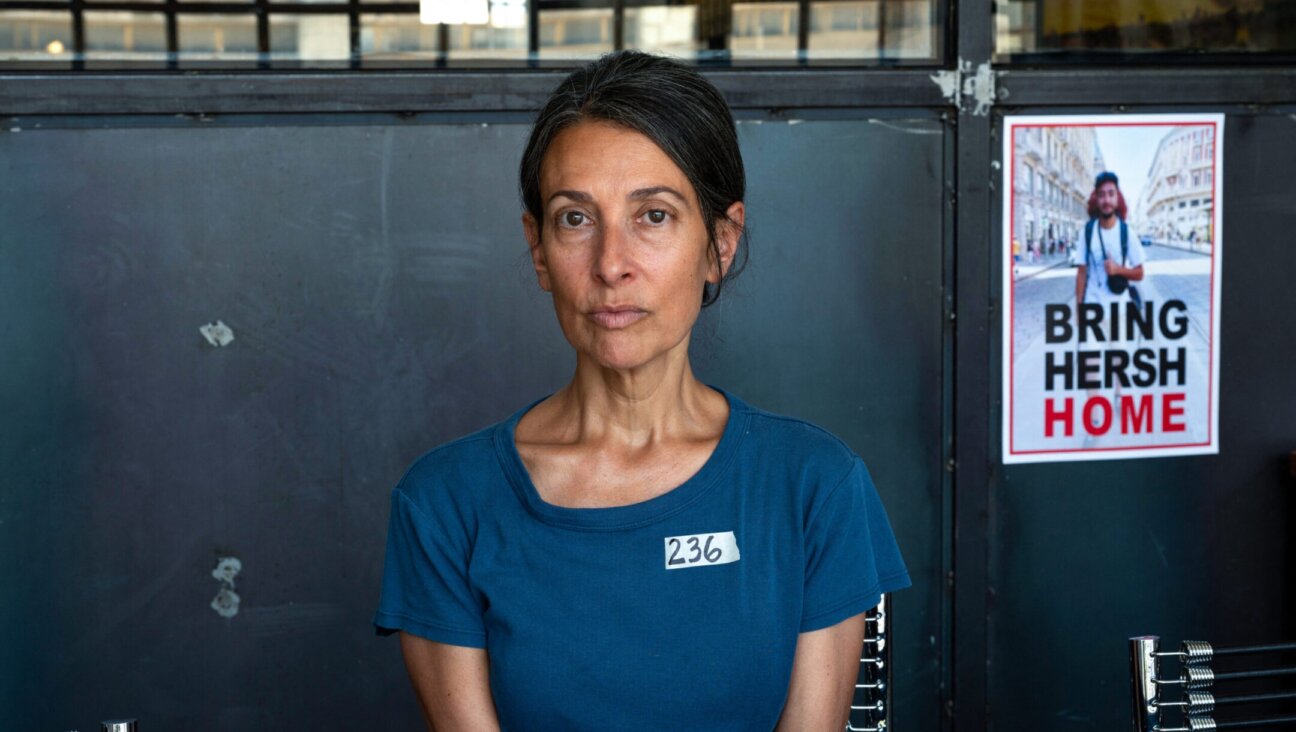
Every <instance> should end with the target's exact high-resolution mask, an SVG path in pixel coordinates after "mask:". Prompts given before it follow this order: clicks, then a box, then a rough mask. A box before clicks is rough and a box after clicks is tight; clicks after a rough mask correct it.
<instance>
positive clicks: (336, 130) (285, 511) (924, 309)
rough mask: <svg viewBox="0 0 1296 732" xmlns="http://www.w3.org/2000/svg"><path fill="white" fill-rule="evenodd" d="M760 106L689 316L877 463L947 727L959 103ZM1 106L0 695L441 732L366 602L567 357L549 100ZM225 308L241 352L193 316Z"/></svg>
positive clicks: (926, 704) (199, 716) (902, 700)
mask: <svg viewBox="0 0 1296 732" xmlns="http://www.w3.org/2000/svg"><path fill="white" fill-rule="evenodd" d="M741 116H743V117H744V119H743V122H742V123H741V127H740V130H741V136H742V143H743V146H744V154H745V156H746V159H747V164H748V169H749V191H750V195H749V198H748V206H749V222H750V225H751V231H752V258H751V266H750V268H749V270H748V271H747V272H746V273H745V274H744V275H743V277H742V278H740V279H739V280H738V281H737V283H736V286H735V287H734V288H732V289H730V290H727V291H726V294H725V296H724V298H723V299H722V303H721V304H719V305H717V306H716V307H715V308H713V309H710V310H708V311H707V312H706V314H705V315H704V317H703V319H702V320H701V321H700V325H699V327H698V329H697V330H696V331H695V336H694V357H695V368H696V369H697V371H698V372H699V375H700V376H701V377H703V378H704V379H706V380H708V381H711V382H712V383H718V384H722V385H725V386H726V387H727V388H730V389H732V390H734V391H735V392H737V393H739V394H740V395H741V396H743V397H744V398H746V399H748V400H749V401H751V402H753V403H755V404H758V405H761V406H764V407H766V408H769V409H773V410H775V411H781V412H785V413H791V414H795V415H798V416H802V417H805V418H808V419H811V420H812V421H815V422H818V423H820V424H822V425H824V426H825V427H827V428H828V429H830V430H832V431H834V432H836V433H837V434H839V435H841V436H842V437H843V438H845V439H846V440H847V441H848V442H849V443H850V444H852V445H853V446H854V447H855V448H856V450H857V451H859V452H860V453H861V455H863V457H864V458H865V459H866V460H867V461H868V463H869V465H870V467H871V469H872V471H873V473H874V477H875V480H876V482H877V483H878V485H879V487H880V490H881V492H882V494H883V497H884V500H885V501H886V503H887V506H888V508H889V510H890V513H891V515H892V520H893V523H894V524H895V526H896V529H897V533H898V535H899V538H900V542H901V545H902V547H903V548H904V551H905V556H906V559H907V561H908V562H909V565H910V569H911V571H912V573H913V575H914V580H915V586H914V587H913V588H912V589H909V590H906V591H904V592H902V593H899V594H897V595H896V597H895V607H894V611H893V613H894V617H895V618H896V622H895V631H896V633H897V635H896V637H895V648H894V651H893V659H894V661H895V663H896V665H897V668H896V671H895V673H896V689H895V702H896V707H895V710H894V712H893V715H894V720H895V723H896V724H901V725H903V727H904V728H905V729H911V730H937V729H939V728H940V726H941V716H942V711H943V707H942V704H941V700H942V698H943V695H944V694H946V693H947V690H944V689H943V684H942V678H943V674H944V672H945V664H946V657H945V656H946V646H945V644H946V643H947V641H948V633H947V632H946V630H945V629H944V628H945V627H946V625H947V623H948V621H949V618H948V614H947V613H946V611H945V610H944V608H946V607H947V601H948V595H947V594H946V593H947V592H948V590H947V584H946V581H945V578H946V575H947V573H948V572H949V570H950V567H949V554H950V546H949V543H950V540H951V539H950V536H951V532H950V527H949V524H948V512H949V500H950V493H949V478H948V475H949V474H948V473H947V471H946V470H945V450H946V446H945V444H944V440H945V437H944V435H945V433H946V428H945V425H946V420H947V419H948V409H949V383H950V378H951V376H950V371H949V359H950V358H951V348H950V339H951V338H952V332H951V331H950V329H949V326H948V323H949V319H948V318H947V316H946V310H947V306H948V300H947V295H948V283H947V278H948V275H949V270H950V266H951V265H950V263H951V262H952V256H953V253H952V250H951V248H950V247H949V246H948V245H947V242H948V241H949V239H950V236H951V231H950V222H951V221H952V208H951V202H950V200H949V198H948V196H947V195H946V188H945V181H946V180H947V179H948V178H949V176H950V169H951V166H952V160H953V157H952V155H953V152H952V148H951V145H950V134H949V126H948V124H947V122H945V121H943V120H942V119H940V118H939V117H937V116H936V115H935V113H931V112H922V111H915V112H911V113H906V114H904V115H897V114H895V113H894V112H892V113H889V114H882V113H876V114H873V113H868V112H867V111H865V110H855V111H847V112H843V111H835V112H833V111H815V110H800V111H798V112H796V113H795V114H773V115H768V114H764V113H755V112H752V113H743V114H742V115H741ZM9 127H16V128H18V129H8V128H7V129H8V131H0V313H3V317H2V319H0V335H2V336H3V342H4V344H5V347H4V348H3V349H2V350H0V354H2V355H0V486H2V489H0V587H2V588H3V592H2V593H0V627H3V631H0V647H2V648H3V649H4V651H3V653H0V712H3V716H5V717H6V719H7V721H8V722H10V723H13V724H14V725H16V728H21V729H58V730H67V729H82V730H86V729H93V728H95V725H96V724H97V723H98V721H99V720H101V719H106V718H110V717H115V716H137V717H139V718H140V719H141V721H142V724H143V725H144V729H146V730H163V729H182V728H183V729H194V730H205V729H229V728H234V727H236V726H239V725H243V726H245V727H246V728H250V729H301V728H318V729H398V728H402V729H415V728H418V726H419V724H420V721H419V716H418V713H417V709H416V706H415V702H414V698H413V696H412V694H411V692H410V690H409V686H408V682H407V681H406V678H405V674H404V670H403V668H402V666H401V664H400V660H399V653H398V649H397V644H396V642H395V641H394V640H392V639H379V638H376V637H374V636H373V634H372V631H371V629H370V626H369V624H368V622H369V617H370V615H371V613H372V610H373V607H374V604H375V602H376V600H377V592H378V582H379V571H380V565H381V559H382V549H383V541H384V536H385V530H386V518H387V516H386V512H387V498H388V491H389V489H390V487H391V486H392V485H393V484H394V482H395V481H396V480H397V479H398V478H399V476H400V473H401V472H402V471H403V469H404V468H405V467H406V466H407V465H408V464H409V462H410V461H412V460H413V459H414V458H415V457H417V456H418V455H419V454H420V453H421V452H423V451H424V450H426V449H428V448H430V447H432V446H434V445H436V444H438V443H440V442H443V441H445V440H448V439H450V438H453V437H455V436H457V435H460V434H463V433H465V432H467V431H470V430H472V429H475V428H477V427H479V426H482V425H485V424H487V423H489V422H492V421H495V420H497V419H500V418H502V417H504V416H505V415H507V414H508V413H509V412H511V411H512V410H514V409H516V408H517V407H518V406H519V405H520V404H522V403H524V402H525V400H527V399H531V398H534V397H536V396H539V395H541V394H543V393H545V392H547V391H550V390H553V389H555V388H557V387H558V386H560V385H561V384H562V383H564V381H565V379H566V378H567V377H568V376H569V375H570V371H571V368H572V366H573V358H572V356H571V353H570V348H569V347H568V346H567V344H566V342H565V341H564V340H563V338H562V335H561V332H560V331H559V329H558V328H557V326H556V324H555V322H554V318H553V315H552V310H551V309H550V305H549V303H548V300H547V297H546V296H544V295H543V293H541V292H540V291H539V290H538V288H537V287H536V285H535V283H534V275H533V273H532V272H531V271H530V265H529V260H528V258H527V256H526V254H525V247H524V240H523V238H522V236H521V228H520V223H519V204H518V202H517V197H516V194H515V190H516V183H515V171H516V165H517V161H518V158H519V154H520V151H521V147H522V144H523V142H524V135H525V133H526V126H525V117H524V116H523V115H518V114H509V113H500V114H486V113H478V114H472V115H455V114H450V113H447V114H443V115H439V116H437V115H433V116H415V117H396V116H389V115H384V114H373V115H364V116H361V115H354V116H349V115H337V114H321V115H309V116H289V115H276V116H239V115H233V116H226V117H221V118H218V119H215V120H212V119H207V120H198V119H194V118H170V117H143V116H101V117H84V118H82V117H25V118H22V119H21V120H14V119H12V118H11V122H10V125H9ZM1226 312H1227V311H1226ZM1226 317H1227V315H1226ZM218 319H219V320H220V321H222V322H224V323H225V324H226V325H228V326H229V327H230V328H231V329H232V331H233V334H234V340H233V342H232V343H230V344H229V345H227V346H225V347H221V348H218V347H213V346H212V345H209V344H208V343H207V342H206V340H205V339H204V338H203V336H202V335H200V333H199V327H200V326H202V325H204V324H206V323H209V322H212V321H215V320H218ZM222 556H233V557H237V558H239V560H240V561H241V562H242V566H243V569H242V572H241V573H240V574H239V575H238V576H237V578H236V580H235V582H236V588H235V589H236V591H237V593H238V594H239V595H240V597H241V604H240V607H239V612H238V614H237V615H236V616H234V617H232V618H228V619H227V618H224V617H220V616H219V615H218V614H217V613H216V612H215V611H214V610H213V609H212V608H211V607H209V603H210V602H211V600H212V598H213V597H214V596H215V595H216V593H217V591H218V590H219V589H220V587H221V585H220V583H219V582H218V581H217V580H216V579H215V578H213V577H212V575H211V571H212V569H213V568H214V566H215V564H216V561H217V558H218V557H222Z"/></svg>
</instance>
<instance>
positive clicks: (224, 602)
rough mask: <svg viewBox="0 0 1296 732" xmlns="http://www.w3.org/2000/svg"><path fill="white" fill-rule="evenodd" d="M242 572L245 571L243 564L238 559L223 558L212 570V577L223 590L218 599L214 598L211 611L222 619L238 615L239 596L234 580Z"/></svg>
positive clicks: (217, 594) (218, 594) (217, 595)
mask: <svg viewBox="0 0 1296 732" xmlns="http://www.w3.org/2000/svg"><path fill="white" fill-rule="evenodd" d="M241 571H243V563H242V562H240V561H239V560H238V557H221V558H220V561H218V562H216V568H215V569H213V570H212V577H214V578H216V580H217V581H218V582H220V583H221V589H220V592H217V593H216V597H214V598H212V601H211V609H212V610H215V611H216V614H217V615H220V616H221V617H222V618H232V617H234V616H235V615H238V609H239V596H238V593H237V592H235V591H234V578H235V577H237V576H238V573H239V572H241Z"/></svg>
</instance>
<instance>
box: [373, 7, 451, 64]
mask: <svg viewBox="0 0 1296 732" xmlns="http://www.w3.org/2000/svg"><path fill="white" fill-rule="evenodd" d="M437 45H438V44H437V26H435V25H424V24H422V23H420V22H419V18H418V16H417V15H413V14H405V13H401V14H396V13H371V14H364V15H361V16H360V55H361V57H363V58H366V59H374V60H384V61H386V60H399V59H427V58H435V57H436V55H437V50H438V49H437Z"/></svg>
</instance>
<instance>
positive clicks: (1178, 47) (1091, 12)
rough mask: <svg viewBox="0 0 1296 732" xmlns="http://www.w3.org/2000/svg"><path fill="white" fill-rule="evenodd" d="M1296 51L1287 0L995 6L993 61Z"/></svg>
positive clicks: (1046, 1)
mask: <svg viewBox="0 0 1296 732" xmlns="http://www.w3.org/2000/svg"><path fill="white" fill-rule="evenodd" d="M1293 51H1296V3H1292V2H1290V1H1289V0H1110V1H1109V2H1103V3H1093V2H1088V3H1086V2H1083V1H1082V0H998V2H997V3H996V12H995V58H996V60H998V61H1010V60H1023V61H1024V60H1030V59H1031V58H1033V57H1049V58H1051V59H1055V60H1057V59H1058V57H1061V58H1066V57H1068V56H1069V57H1072V58H1074V59H1077V60H1079V59H1082V58H1084V57H1093V56H1098V57H1103V58H1110V57H1112V56H1116V57H1128V56H1135V57H1138V56H1144V57H1155V56H1158V55H1160V56H1165V55H1167V54H1179V53H1194V54H1196V53H1203V52H1206V53H1216V54H1220V53H1290V52H1293Z"/></svg>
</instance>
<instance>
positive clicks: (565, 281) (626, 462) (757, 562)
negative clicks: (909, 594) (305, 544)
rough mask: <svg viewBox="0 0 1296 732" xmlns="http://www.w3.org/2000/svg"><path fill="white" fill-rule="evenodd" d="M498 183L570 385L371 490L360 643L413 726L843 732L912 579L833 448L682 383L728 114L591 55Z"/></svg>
mask: <svg viewBox="0 0 1296 732" xmlns="http://www.w3.org/2000/svg"><path fill="white" fill-rule="evenodd" d="M520 172H521V188H522V198H523V202H524V204H525V208H526V211H525V213H524V214H523V216H522V222H523V228H524V231H525V234H526V238H527V242H528V244H529V246H530V251H531V257H532V262H533V264H534V266H535V271H536V275H537V278H538V280H539V285H540V287H541V288H542V289H544V290H545V291H546V292H549V293H550V294H551V295H552V297H553V304H554V310H555V312H556V314H557V316H558V322H559V324H560V325H561V327H562V330H563V334H564V336H565V337H566V338H567V340H568V341H569V342H570V343H571V345H572V346H573V348H575V350H576V373H575V375H574V376H573V378H572V380H571V382H570V383H569V384H567V385H566V386H565V387H564V388H562V389H561V390H559V391H557V392H555V393H554V394H551V395H548V396H546V397H544V398H541V399H537V400H535V401H534V402H532V403H531V404H529V405H527V406H526V407H523V408H522V409H520V410H518V411H517V412H515V413H514V414H513V415H512V416H510V417H509V418H508V419H506V420H504V421H503V422H500V423H498V424H495V425H491V426H490V427H487V428H485V429H483V430H480V431H478V432H475V433H473V434H471V435H467V436H464V437H462V438H460V439H457V440H454V441H452V442H450V443H448V444H445V445H442V446H440V447H438V448H436V449H434V450H432V451H431V452H429V453H427V454H425V455H424V456H422V457H421V458H419V459H418V460H417V461H416V462H415V463H414V465H413V466H412V467H411V468H410V469H409V471H408V472H407V473H406V475H405V476H404V477H403V478H402V480H401V482H400V484H399V485H398V486H397V487H396V489H395V490H394V491H393V495H392V514H391V525H390V528H389V533H388V545H387V560H386V567H385V571H384V575H383V594H382V599H381V601H380V605H379V610H378V613H377V614H376V616H375V618H374V624H375V626H376V627H377V628H378V630H379V632H380V633H391V632H395V631H397V630H399V631H401V649H402V651H403V653H404V657H405V662H406V667H407V669H408V671H409V673H410V676H411V678H412V680H413V682H414V686H415V688H416V690H417V693H418V696H419V699H420V701H421V703H422V706H423V709H424V712H425V716H426V720H427V723H428V725H429V727H430V728H433V729H436V730H498V729H503V730H512V729H522V730H549V729H553V730H593V729H617V730H640V729H642V730H762V731H764V730H770V729H773V728H774V727H775V726H777V727H778V728H779V729H784V730H824V731H825V732H827V731H828V730H833V731H834V732H836V731H837V730H840V729H842V727H843V726H844V724H845V722H846V720H847V715H848V713H849V704H850V699H851V696H852V692H853V690H854V684H855V680H856V677H857V673H858V667H859V655H860V648H861V646H860V641H861V639H862V637H863V634H864V616H863V613H864V612H865V611H867V610H868V609H870V608H872V607H873V606H874V605H876V604H877V602H878V599H879V596H880V594H881V593H883V592H888V591H891V590H895V589H899V588H902V587H905V586H907V585H908V584H909V578H908V575H907V573H906V571H905V567H904V564H903V562H902V561H901V558H900V554H899V550H898V549H897V547H896V545H895V540H894V538H893V536H892V533H891V528H890V526H889V524H888V522H887V519H886V515H885V513H884V511H883V509H882V506H881V503H880V502H879V500H878V497H877V492H876V491H875V490H874V488H873V485H872V483H871V482H870V479H869V476H868V473H867V471H866V470H865V468H864V465H863V462H862V461H861V460H860V458H859V457H858V456H857V455H856V454H855V453H853V452H852V451H851V450H850V448H848V447H847V446H846V445H845V444H844V443H842V442H841V441H840V440H838V439H837V438H836V437H834V436H832V435H830V434H828V433H827V432H825V431H824V430H822V429H820V428H818V427H815V426H814V425H811V424H809V423H806V422H803V421H801V420H796V419H793V418H790V417H783V416H778V415H774V414H770V413H768V412H765V411H762V410H760V409H758V408H756V407H753V406H750V405H748V404H746V403H745V402H743V401H742V400H741V399H739V398H738V397H737V396H736V395H734V394H731V393H729V392H726V391H724V390H723V389H719V388H715V387H710V386H708V385H706V384H703V383H702V382H700V381H698V379H697V378H695V377H694V376H693V373H692V371H691V369H690V367H689V360H688V343H689V336H690V332H691V329H692V327H693V324H694V322H695V321H696V319H697V316H698V313H699V310H700V308H701V307H704V306H706V305H708V304H710V303H711V302H714V301H715V299H716V298H717V297H718V296H719V294H720V291H721V288H722V286H723V284H724V283H725V282H726V281H727V280H728V279H730V278H731V277H732V276H733V275H734V274H735V273H736V271H737V269H738V268H736V267H735V266H734V262H735V260H736V259H738V255H739V250H740V244H741V242H742V238H743V222H744V217H745V211H744V205H743V193H744V178H743V167H742V158H741V155H740V154H739V149H738V140H737V135H736V130H735V127H734V122H733V118H732V115H731V114H730V112H729V109H728V107H727V106H726V105H725V102H724V99H723V98H722V97H721V95H720V94H719V92H718V91H717V90H716V89H715V88H714V87H712V86H711V85H710V84H709V83H708V82H706V81H705V80H704V79H703V78H702V77H701V76H700V75H699V74H697V73H696V72H694V71H693V70H691V69H689V68H688V67H686V66H684V65H682V64H679V63H677V62H675V61H671V60H668V59H665V58H660V57H656V56H651V55H647V54H643V53H639V52H633V51H630V52H617V53H613V54H609V55H607V56H604V57H603V58H601V59H599V60H598V61H596V62H594V63H592V64H590V65H589V66H587V67H585V68H583V69H581V70H578V71H576V72H574V73H573V74H572V75H571V76H569V77H568V78H567V79H566V80H565V81H564V82H563V83H562V84H561V85H559V87H558V89H557V90H556V91H555V92H554V93H553V95H552V96H551V98H550V99H549V101H548V103H547V104H546V105H545V107H544V108H543V109H542V111H541V112H540V114H539V116H538V118H537V121H536V123H535V127H534V128H533V130H532V134H531V138H530V141H529V143H528V145H527V149H526V152H525V154H524V156H523V160H522V165H521V171H520Z"/></svg>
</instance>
